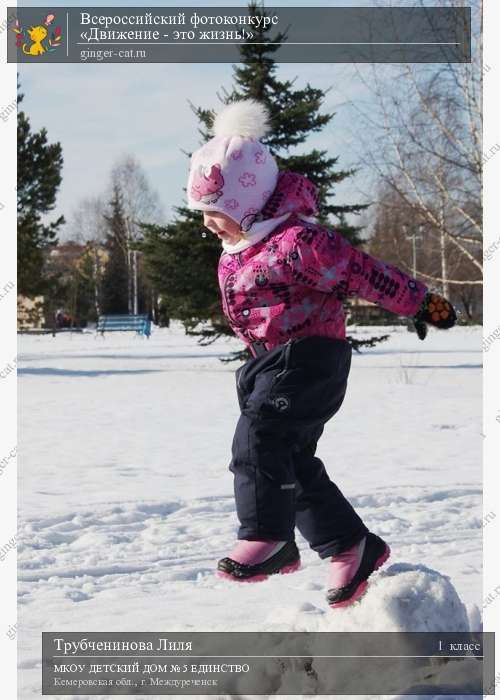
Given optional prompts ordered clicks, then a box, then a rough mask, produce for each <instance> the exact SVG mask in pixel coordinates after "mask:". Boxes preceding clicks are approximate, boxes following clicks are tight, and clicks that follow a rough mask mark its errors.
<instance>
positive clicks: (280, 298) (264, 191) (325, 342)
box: [187, 100, 456, 607]
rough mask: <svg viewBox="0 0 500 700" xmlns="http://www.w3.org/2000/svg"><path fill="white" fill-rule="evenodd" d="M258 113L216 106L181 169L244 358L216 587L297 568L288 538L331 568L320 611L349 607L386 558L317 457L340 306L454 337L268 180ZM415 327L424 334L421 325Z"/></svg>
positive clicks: (332, 380) (389, 272)
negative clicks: (371, 309)
mask: <svg viewBox="0 0 500 700" xmlns="http://www.w3.org/2000/svg"><path fill="white" fill-rule="evenodd" d="M267 131H268V114H267V112H266V110H265V108H264V107H263V106H262V105H261V104H259V103H258V102H255V101H253V100H244V101H241V102H236V103H233V104H232V105H230V106H228V107H226V108H225V109H224V110H223V111H222V112H221V113H220V114H219V115H218V116H217V117H216V119H215V123H214V133H215V136H214V138H212V139H211V140H210V141H208V142H207V143H206V144H205V145H204V146H202V147H201V148H200V149H199V150H198V151H196V152H195V153H194V154H193V155H192V158H191V169H190V174H189V180H188V190H187V191H188V202H189V206H190V207H191V208H193V209H199V210H202V211H203V214H204V223H205V226H206V227H207V228H209V229H210V230H211V231H212V232H213V233H215V234H217V236H218V237H219V238H220V240H221V241H222V247H223V249H224V250H223V253H222V256H221V258H220V263H219V282H220V289H221V293H222V305H223V310H224V314H225V315H226V317H227V319H228V321H229V323H230V325H231V327H232V329H233V330H234V332H235V334H236V335H237V336H238V337H239V338H241V340H242V341H243V342H244V343H245V344H246V345H247V346H248V348H249V349H250V352H251V354H252V356H253V357H252V359H250V360H248V361H247V362H246V363H245V364H244V365H243V366H242V367H240V368H239V369H238V370H237V372H236V382H237V392H238V400H239V405H240V409H241V416H240V418H239V421H238V425H237V427H236V432H235V435H234V440H233V446H232V461H231V464H230V467H229V468H230V470H231V471H232V472H233V474H234V488H235V498H236V510H237V515H238V519H239V521H240V528H239V530H238V541H237V543H236V545H235V546H234V548H233V549H232V551H231V552H230V554H229V556H228V557H225V558H224V559H221V560H220V561H219V563H218V573H219V575H221V576H224V577H226V578H230V579H232V580H236V581H258V580H262V579H265V578H267V577H268V575H270V574H274V573H278V572H280V573H288V572H291V571H295V570H296V569H298V568H299V566H300V559H299V552H298V549H297V546H296V544H295V540H294V528H295V525H297V527H298V529H299V530H300V532H301V533H302V535H303V536H304V537H305V539H306V540H307V541H308V542H309V545H310V547H311V548H312V549H313V550H314V551H316V552H317V553H318V555H319V556H320V557H321V558H322V559H329V560H330V567H329V569H330V572H329V580H328V594H327V600H328V602H329V604H330V605H331V606H332V607H339V606H345V605H349V604H351V603H352V602H353V601H355V600H357V599H358V598H359V597H360V596H361V595H362V594H363V592H364V590H365V589H366V586H367V579H368V577H369V576H370V574H371V573H372V572H373V571H374V570H375V569H377V568H378V567H379V566H381V565H382V564H383V562H384V561H386V559H387V558H388V557H389V553H390V550H389V547H388V545H387V544H386V543H385V542H384V541H383V540H382V539H381V538H380V537H378V536H377V535H375V534H373V533H371V532H369V530H368V528H367V527H366V526H365V525H364V523H363V522H362V520H361V519H360V517H359V515H358V514H357V513H356V512H355V511H354V509H353V507H352V506H351V505H350V504H349V503H348V501H347V500H346V498H345V497H344V496H343V495H342V493H341V492H340V490H339V489H338V487H337V486H336V485H335V484H334V483H333V482H332V481H330V479H329V477H328V474H327V472H326V470H325V467H324V465H323V463H322V462H321V461H320V459H318V457H316V456H315V451H316V444H317V442H318V439H319V437H320V436H321V434H322V432H323V429H324V425H325V423H326V422H327V421H328V420H329V419H330V418H331V417H332V416H333V415H334V414H335V413H336V412H337V411H338V410H339V408H340V406H341V404H342V401H343V399H344V395H345V391H346V386H347V377H348V374H349V369H350V361H351V346H350V344H349V343H348V342H347V341H346V340H345V319H344V312H343V307H342V302H343V300H344V299H345V298H346V297H350V296H359V297H362V298H364V299H368V300H369V301H372V302H376V303H378V304H380V305H381V306H382V307H384V308H385V309H388V310H389V311H392V312H394V313H396V314H401V315H405V316H413V317H414V318H415V320H416V322H417V323H418V324H420V327H422V324H423V323H425V322H427V323H431V324H434V325H435V326H437V327H439V328H449V327H451V326H452V325H453V324H454V322H455V320H456V316H455V313H454V311H453V308H452V307H451V305H450V304H449V302H447V301H446V300H445V299H443V298H442V297H439V296H438V295H431V294H430V293H429V292H428V290H427V287H426V286H425V285H424V284H422V283H421V282H418V281H417V280H414V279H412V278H411V277H408V276H407V275H405V274H404V273H403V272H401V271H400V270H398V269H397V268H395V267H393V266H392V265H388V264H386V263H383V262H381V261H379V260H376V259H375V258H373V257H371V256H370V255H368V254H367V253H364V252H362V251H360V250H357V249H356V248H354V247H352V246H351V245H350V244H349V243H348V241H347V240H345V239H344V238H342V236H340V234H338V233H337V232H336V231H333V230H330V229H328V228H325V227H324V226H321V225H319V224H317V223H314V219H312V218H311V217H313V216H314V215H315V214H316V213H317V209H318V205H317V195H316V188H315V186H314V185H313V184H312V183H311V182H310V181H309V180H308V179H307V178H305V177H304V176H302V175H299V174H297V173H292V172H281V173H280V172H278V167H277V165H276V161H275V160H274V158H273V156H272V155H271V153H270V151H269V150H268V148H267V147H266V146H265V145H263V144H262V143H261V142H260V141H259V140H258V139H259V138H261V137H262V136H264V135H265V134H266V133H267ZM424 328H425V326H424Z"/></svg>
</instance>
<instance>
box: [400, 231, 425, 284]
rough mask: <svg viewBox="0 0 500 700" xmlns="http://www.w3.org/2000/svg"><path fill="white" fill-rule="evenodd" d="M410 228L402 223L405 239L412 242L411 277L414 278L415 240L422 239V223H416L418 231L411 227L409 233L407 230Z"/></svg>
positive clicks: (415, 261) (415, 262)
mask: <svg viewBox="0 0 500 700" xmlns="http://www.w3.org/2000/svg"><path fill="white" fill-rule="evenodd" d="M409 228H410V225H409V224H403V230H404V232H405V238H406V240H407V241H411V243H412V269H413V277H414V278H415V279H416V277H417V241H421V240H422V229H423V224H418V227H417V228H418V233H417V232H416V230H415V228H412V232H411V233H410V234H408V233H407V230H408V229H409Z"/></svg>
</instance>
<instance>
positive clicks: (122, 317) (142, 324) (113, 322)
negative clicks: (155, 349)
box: [96, 314, 151, 338]
mask: <svg viewBox="0 0 500 700" xmlns="http://www.w3.org/2000/svg"><path fill="white" fill-rule="evenodd" d="M96 331H97V333H101V335H104V333H110V332H112V331H135V332H136V333H137V334H138V335H145V336H146V338H149V336H150V335H151V321H150V319H149V317H148V316H146V315H145V314H144V315H137V316H135V315H134V314H115V315H105V316H99V318H98V319H97V328H96Z"/></svg>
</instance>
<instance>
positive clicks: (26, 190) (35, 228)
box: [17, 93, 64, 296]
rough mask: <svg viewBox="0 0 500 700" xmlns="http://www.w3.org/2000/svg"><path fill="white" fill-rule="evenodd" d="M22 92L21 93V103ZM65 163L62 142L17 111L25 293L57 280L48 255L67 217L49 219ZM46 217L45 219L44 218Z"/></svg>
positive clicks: (42, 290) (19, 228) (21, 283)
mask: <svg viewBox="0 0 500 700" xmlns="http://www.w3.org/2000/svg"><path fill="white" fill-rule="evenodd" d="M22 100H23V95H22V94H21V93H18V97H17V102H18V105H19V104H20V103H21V102H22ZM62 165H63V157H62V148H61V144H60V143H49V142H48V139H47V130H46V129H44V128H43V129H40V131H37V132H34V131H32V129H31V125H30V121H29V118H28V117H27V116H26V114H25V112H24V111H22V110H21V111H18V114H17V246H18V247H17V249H18V290H19V293H20V294H24V295H26V296H36V295H38V294H47V293H48V292H49V290H50V289H51V288H52V287H53V285H54V283H55V280H53V279H51V277H50V275H49V274H47V272H46V270H45V266H44V262H45V256H46V253H47V250H48V249H49V247H50V246H52V245H54V244H55V243H57V231H58V229H59V227H60V226H61V225H62V224H63V223H64V217H63V216H59V217H58V218H57V219H56V220H55V221H51V222H47V221H46V219H45V217H46V215H47V214H49V213H50V212H51V211H52V210H53V209H54V208H55V204H56V195H57V191H58V189H59V186H60V184H61V180H62V177H61V170H62ZM42 219H43V221H42Z"/></svg>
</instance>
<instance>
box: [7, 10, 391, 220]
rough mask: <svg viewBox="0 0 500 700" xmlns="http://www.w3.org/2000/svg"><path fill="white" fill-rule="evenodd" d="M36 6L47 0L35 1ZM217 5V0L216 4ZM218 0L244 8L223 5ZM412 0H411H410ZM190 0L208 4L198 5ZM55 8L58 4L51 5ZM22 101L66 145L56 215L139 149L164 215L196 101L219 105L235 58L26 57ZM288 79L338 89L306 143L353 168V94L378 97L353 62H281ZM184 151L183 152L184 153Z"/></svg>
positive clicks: (173, 197) (175, 196)
mask: <svg viewBox="0 0 500 700" xmlns="http://www.w3.org/2000/svg"><path fill="white" fill-rule="evenodd" d="M26 4H29V5H30V6H43V7H46V6H47V5H46V2H40V1H39V0H38V1H37V0H35V1H31V0H30V2H29V3H26ZM210 4H211V5H212V3H210ZM213 4H214V5H217V6H233V7H234V6H245V5H246V2H236V1H235V0H232V1H231V2H224V1H222V0H220V1H219V0H218V2H217V3H213ZM401 4H403V3H401ZM134 5H136V3H134V2H120V3H113V2H110V0H101V1H99V0H93V3H92V6H94V7H100V6H102V7H106V6H108V7H109V6H134ZM154 5H157V6H162V7H178V6H179V4H178V3H177V2H166V1H165V0H163V2H160V3H158V2H154V3H151V4H150V5H148V6H154ZM184 5H185V6H190V5H193V6H196V5H200V3H199V2H198V3H197V2H189V3H184ZM272 5H273V6H275V7H279V6H302V5H304V3H303V2H297V1H294V0H287V1H286V2H282V1H281V2H280V1H279V0H276V1H275V2H273V3H272ZM314 5H315V6H318V7H319V6H341V5H343V6H351V5H356V6H372V5H373V3H372V2H360V1H359V0H358V1H356V2H355V1H354V0H343V1H342V2H321V0H319V1H317V2H315V3H314ZM51 7H53V8H54V9H56V7H57V6H56V5H53V6H51ZM19 72H20V79H21V88H22V91H23V93H24V96H25V97H24V101H23V108H24V110H25V111H26V112H27V113H28V114H29V116H30V119H31V122H32V125H33V127H34V128H35V129H38V128H41V127H42V126H44V127H46V128H47V131H48V136H49V139H50V141H60V143H61V145H62V148H63V156H64V170H63V183H62V186H61V189H60V193H59V196H58V205H57V214H59V213H63V214H64V215H65V217H66V219H69V218H70V216H71V212H72V210H73V209H74V207H75V206H76V205H77V204H78V202H79V201H80V200H81V199H82V198H86V197H89V196H93V195H98V194H100V193H102V192H103V190H104V188H105V186H106V184H107V182H108V179H109V173H110V170H111V168H112V166H113V165H114V164H115V163H116V161H117V160H118V159H119V158H120V157H121V156H122V155H124V154H132V155H134V156H135V157H136V158H137V159H138V160H139V161H140V163H141V164H142V166H143V168H144V170H145V172H146V174H147V176H148V178H149V180H150V182H151V184H152V186H153V188H154V189H155V190H156V191H157V192H158V194H159V197H160V200H161V203H162V205H163V207H164V210H165V213H166V215H167V217H168V215H169V214H170V212H171V207H172V206H175V205H178V204H180V203H181V202H182V200H183V187H184V186H185V180H186V176H187V158H186V156H185V155H184V153H183V152H182V150H185V151H191V150H193V149H194V148H196V147H197V145H198V144H199V135H198V133H197V120H196V118H195V116H194V115H193V113H192V112H191V109H190V107H189V104H188V100H191V101H192V102H193V103H194V104H196V105H199V106H202V107H207V108H214V107H215V108H217V106H218V105H219V104H220V102H219V101H218V99H217V96H216V92H217V91H219V90H220V88H221V87H222V86H226V87H228V88H229V87H230V86H231V82H232V81H231V75H232V67H231V65H229V64H149V65H139V64H137V65H134V64H126V65H119V64H97V65H96V64H86V65H81V64H52V65H42V64H40V63H39V64H22V65H20V67H19ZM279 77H280V78H282V79H286V78H296V79H297V80H296V85H297V86H300V85H303V84H305V83H306V82H310V83H311V85H313V86H314V87H318V88H322V89H325V90H326V89H328V88H331V90H330V91H329V92H328V95H327V97H326V100H325V104H324V111H328V112H331V111H334V112H337V115H336V117H335V118H334V119H333V120H332V121H331V122H330V124H329V125H328V126H327V127H326V128H325V129H324V130H323V132H322V133H321V134H315V135H313V136H312V137H311V138H310V140H309V141H308V143H307V148H311V147H318V148H323V149H326V150H327V151H328V152H329V153H331V154H332V155H335V156H340V163H339V166H340V167H342V168H348V167H350V166H351V165H352V164H353V162H354V161H355V158H356V143H355V141H356V116H355V112H354V111H353V109H352V107H350V106H349V104H348V101H349V100H354V101H356V102H357V103H358V104H361V103H362V102H365V104H366V101H368V102H369V99H370V96H369V95H368V94H367V92H366V90H365V89H364V88H363V86H362V85H361V84H360V83H359V82H357V81H356V79H355V78H354V72H353V70H352V67H351V66H349V65H342V64H281V65H280V67H279ZM181 149H182V150H181ZM365 188H366V174H365V173H360V174H359V175H357V176H356V177H355V178H352V179H351V180H350V181H348V182H345V183H343V184H341V185H340V186H339V188H338V191H337V196H338V202H339V203H342V204H343V203H351V202H355V201H359V199H360V191H359V190H360V189H365Z"/></svg>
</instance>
